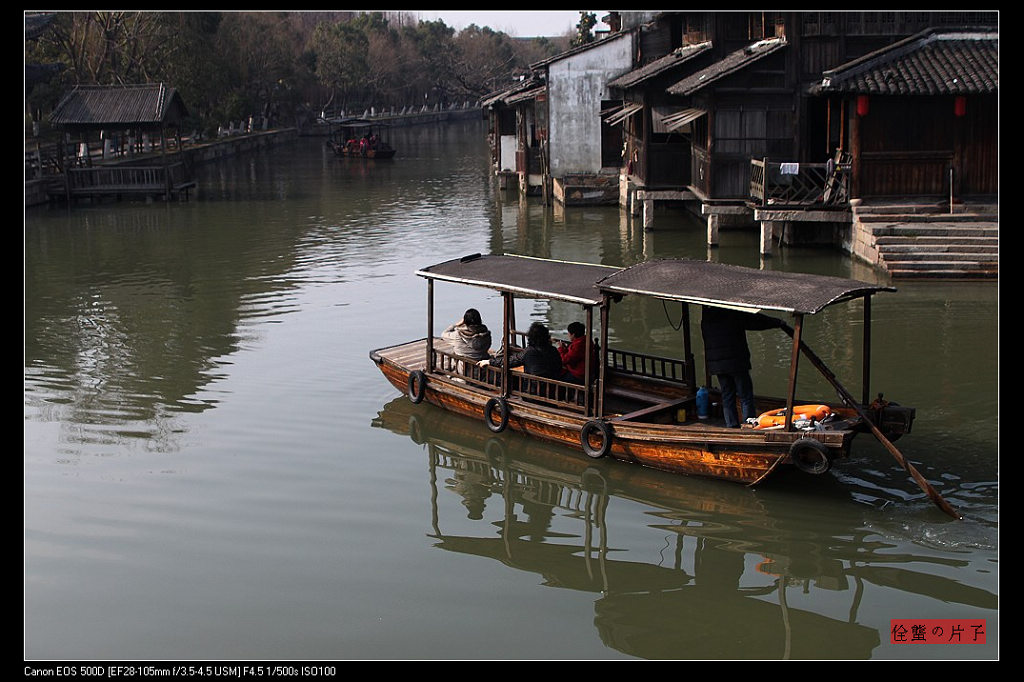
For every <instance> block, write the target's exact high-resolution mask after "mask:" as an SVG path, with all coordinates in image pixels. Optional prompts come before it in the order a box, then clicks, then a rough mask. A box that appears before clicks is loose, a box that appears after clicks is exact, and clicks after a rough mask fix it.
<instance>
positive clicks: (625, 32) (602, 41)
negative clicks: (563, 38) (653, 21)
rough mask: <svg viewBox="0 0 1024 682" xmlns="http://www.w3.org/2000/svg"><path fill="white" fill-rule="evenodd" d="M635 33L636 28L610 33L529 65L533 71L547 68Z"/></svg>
mask: <svg viewBox="0 0 1024 682" xmlns="http://www.w3.org/2000/svg"><path fill="white" fill-rule="evenodd" d="M636 32H637V28H636V27H634V28H630V29H625V30H622V31H617V32H615V33H612V34H611V35H609V36H607V37H605V38H600V39H598V40H595V41H593V42H590V43H586V44H584V45H577V46H576V47H571V48H569V49H568V50H566V51H565V52H560V53H558V54H556V55H554V56H551V57H548V58H547V59H542V60H540V61H539V62H536V63H534V64H530V68H531V69H533V70H537V69H540V68H542V67H545V66H548V65H550V64H552V63H553V62H557V61H560V60H562V59H566V58H568V57H574V56H576V55H577V54H579V53H581V52H586V51H588V50H593V49H595V48H599V47H604V46H605V45H607V44H608V43H610V42H612V41H614V40H620V39H622V38H625V37H627V36H629V37H631V36H633V35H634V34H635V33H636Z"/></svg>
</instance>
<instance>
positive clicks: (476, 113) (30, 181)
mask: <svg viewBox="0 0 1024 682" xmlns="http://www.w3.org/2000/svg"><path fill="white" fill-rule="evenodd" d="M482 116H483V113H482V110H481V109H480V108H479V107H466V108H461V109H446V110H443V111H421V112H416V113H404V114H385V115H375V116H371V117H368V118H369V119H370V120H373V121H377V122H380V123H383V124H387V125H388V126H391V127H407V126H416V125H427V124H436V123H448V122H455V121H464V120H473V119H478V118H482ZM329 128H330V126H328V125H325V124H323V123H318V122H317V121H316V120H314V119H311V120H309V121H307V122H302V123H300V124H299V125H297V126H295V127H289V128H276V129H272V130H257V131H253V132H251V133H237V134H231V135H224V136H221V137H217V138H214V139H211V140H193V139H191V138H186V139H184V140H183V141H182V148H181V149H180V150H175V151H172V152H170V153H168V154H166V155H162V154H160V152H159V151H156V152H149V153H142V154H134V155H130V156H123V157H117V158H113V159H110V158H103V155H102V149H96V150H91V153H92V154H93V156H92V157H91V158H90V159H89V160H88V164H87V165H92V166H101V165H102V166H115V167H116V166H130V165H140V164H145V163H150V164H152V165H162V164H165V163H167V164H172V163H179V162H184V163H185V165H186V166H188V167H194V166H195V165H197V164H201V163H209V162H211V161H217V160H219V159H224V158H228V157H232V156H236V155H239V154H246V153H250V152H254V151H259V150H261V149H267V148H269V147H273V146H276V145H280V144H285V143H288V142H292V141H294V140H295V139H296V138H298V137H303V136H327V135H328V133H329ZM27 146H28V145H26V147H27ZM28 157H29V154H28V152H26V168H28V167H29V165H30V161H29V158H28ZM41 166H42V159H38V160H37V161H35V166H34V167H35V168H40V167H41ZM33 176H34V177H33ZM62 187H63V182H62V181H61V176H53V175H50V176H47V175H40V174H39V173H36V172H32V173H30V172H28V171H26V180H25V207H26V208H28V207H30V206H39V205H42V204H46V203H49V202H50V201H51V200H52V198H54V197H59V196H61V195H62Z"/></svg>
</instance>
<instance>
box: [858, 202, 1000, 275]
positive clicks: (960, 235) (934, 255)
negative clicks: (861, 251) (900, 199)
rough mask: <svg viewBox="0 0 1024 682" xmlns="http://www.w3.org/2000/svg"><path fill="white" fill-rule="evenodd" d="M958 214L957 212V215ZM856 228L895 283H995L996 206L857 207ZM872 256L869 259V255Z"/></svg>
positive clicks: (997, 228)
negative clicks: (922, 280) (918, 280)
mask: <svg viewBox="0 0 1024 682" xmlns="http://www.w3.org/2000/svg"><path fill="white" fill-rule="evenodd" d="M957 211H959V212H957ZM853 218H854V229H855V230H857V231H859V233H860V234H861V237H860V239H861V241H863V242H866V243H867V244H868V248H867V249H866V250H865V251H866V253H867V254H872V255H873V257H874V262H875V264H876V265H878V266H879V267H882V268H884V269H885V270H886V271H887V272H888V273H889V274H890V276H892V277H893V279H909V278H932V279H995V278H997V277H998V276H999V214H998V206H997V205H995V204H979V205H971V206H970V207H967V206H961V205H954V213H952V214H951V213H949V207H948V205H947V206H945V210H943V207H941V206H937V205H934V204H933V205H929V204H906V205H901V204H889V205H884V206H882V205H879V206H863V205H861V206H855V207H854V208H853ZM869 258H870V256H869Z"/></svg>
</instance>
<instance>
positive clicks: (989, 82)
mask: <svg viewBox="0 0 1024 682" xmlns="http://www.w3.org/2000/svg"><path fill="white" fill-rule="evenodd" d="M998 88H999V34H998V32H996V31H994V30H992V29H990V28H985V29H970V28H962V29H948V28H944V29H928V30H926V31H923V32H921V33H918V34H917V35H914V36H911V37H910V38H907V39H906V40H902V41H900V42H898V43H895V44H893V45H890V46H888V47H885V48H882V49H880V50H876V51H875V52H872V53H870V54H868V55H865V56H864V57H861V58H859V59H856V60H854V61H852V62H849V63H847V64H844V65H843V66H840V67H838V68H835V69H831V70H829V71H826V72H824V73H823V74H822V79H821V82H820V83H816V84H815V85H814V86H812V88H811V92H812V94H823V93H847V94H863V95H971V94H991V93H995V92H997V91H998Z"/></svg>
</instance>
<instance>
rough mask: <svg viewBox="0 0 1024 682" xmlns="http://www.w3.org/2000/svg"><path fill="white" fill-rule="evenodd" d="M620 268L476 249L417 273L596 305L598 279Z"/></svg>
mask: <svg viewBox="0 0 1024 682" xmlns="http://www.w3.org/2000/svg"><path fill="white" fill-rule="evenodd" d="M619 270H620V268H616V267H612V266H609V265H594V264H591V263H572V262H568V261H558V260H548V259H544V258H531V257H529V256H517V255H480V254H478V253H477V254H473V255H470V256H463V257H462V258H456V259H454V260H449V261H445V262H443V263H438V264H437V265H431V266H428V267H425V268H423V269H421V270H418V271H417V272H416V274H417V275H419V276H421V277H426V278H428V279H436V280H443V281H447V282H457V283H460V284H471V285H474V286H480V287H486V288H488V289H495V290H497V291H508V292H511V293H514V294H520V295H523V296H527V297H531V298H551V299H557V300H562V301H570V302H573V303H580V304H583V305H597V304H599V303H601V300H602V294H601V292H600V290H598V288H597V281H598V280H600V279H602V278H604V277H606V276H608V275H611V274H613V273H615V272H618V271H619Z"/></svg>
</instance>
